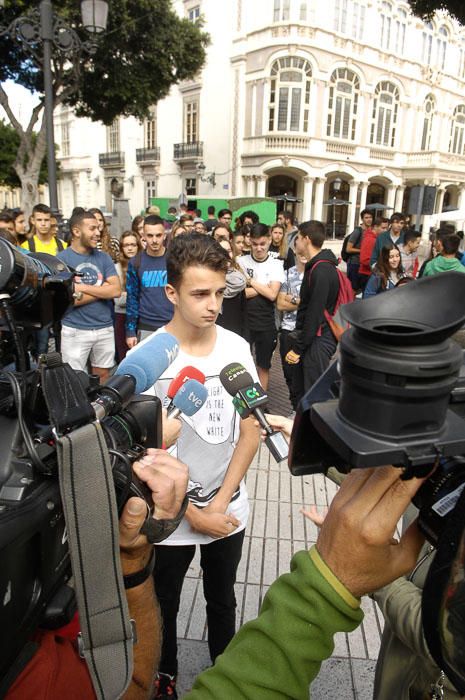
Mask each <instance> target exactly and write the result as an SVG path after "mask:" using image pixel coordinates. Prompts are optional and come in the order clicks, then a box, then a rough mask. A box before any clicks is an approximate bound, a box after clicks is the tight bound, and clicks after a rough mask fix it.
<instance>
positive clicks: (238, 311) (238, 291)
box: [216, 238, 249, 340]
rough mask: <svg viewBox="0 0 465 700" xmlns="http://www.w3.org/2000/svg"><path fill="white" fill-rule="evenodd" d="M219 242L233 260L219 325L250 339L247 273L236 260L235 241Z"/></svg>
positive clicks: (227, 278) (227, 279) (227, 277)
mask: <svg viewBox="0 0 465 700" xmlns="http://www.w3.org/2000/svg"><path fill="white" fill-rule="evenodd" d="M218 242H219V244H220V246H221V247H222V248H224V249H225V250H226V251H227V252H228V255H229V257H230V259H231V262H230V264H229V270H228V271H227V273H226V289H225V291H224V297H223V304H222V307H221V313H220V314H219V316H218V318H217V319H216V322H217V324H218V325H219V326H222V327H223V328H226V329H227V330H229V331H232V332H233V333H237V334H238V335H241V336H242V337H243V338H245V339H246V340H248V338H249V326H248V321H247V309H246V302H247V299H246V297H245V287H246V279H245V275H244V273H243V271H242V269H241V267H240V266H239V264H238V263H237V262H236V255H237V250H236V248H235V246H234V242H233V241H229V240H227V239H225V238H222V239H220V240H219V241H218Z"/></svg>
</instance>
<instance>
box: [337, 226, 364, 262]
mask: <svg viewBox="0 0 465 700" xmlns="http://www.w3.org/2000/svg"><path fill="white" fill-rule="evenodd" d="M357 228H358V238H357V242H356V243H355V247H356V248H357V247H358V245H359V243H360V239H361V237H362V229H361V227H360V226H357ZM352 233H353V231H352ZM352 233H348V234H347V236H346V237H345V238H344V242H343V244H342V248H341V258H342V259H343V260H344V262H345V263H346V262H349V258H350V256H351V255H352V253H348V252H347V244H348V242H349V238H350V237H351V235H352Z"/></svg>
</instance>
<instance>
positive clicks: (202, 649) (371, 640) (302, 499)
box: [178, 353, 382, 700]
mask: <svg viewBox="0 0 465 700" xmlns="http://www.w3.org/2000/svg"><path fill="white" fill-rule="evenodd" d="M276 356H277V353H276V355H275V359H276ZM277 360H278V362H279V356H278V357H277ZM270 386H271V387H272V388H273V389H272V391H270V408H271V409H272V410H274V411H276V412H277V411H278V409H279V410H280V412H281V413H289V412H290V407H289V406H288V404H287V394H286V391H285V387H284V382H283V381H282V375H280V371H279V365H277V363H276V362H275V363H274V367H273V372H272V376H271V381H270ZM278 392H279V395H277V394H278ZM288 408H289V410H287V409H288ZM246 481H247V490H248V493H249V498H250V503H251V514H250V519H249V524H248V526H247V532H246V537H245V540H244V548H243V556H242V560H241V563H240V565H239V570H238V577H237V585H236V591H237V603H238V605H237V625H238V626H240V625H242V624H244V622H247V620H250V619H252V618H254V617H256V615H257V613H258V611H259V609H260V605H261V602H262V600H263V597H264V595H265V593H266V591H267V590H268V588H269V586H270V584H271V583H272V582H273V581H274V580H275V579H276V578H277V576H279V575H280V574H281V573H283V572H286V571H288V570H289V562H290V559H291V557H292V554H293V553H294V552H296V551H298V550H299V549H304V548H309V547H310V546H311V545H312V544H313V543H314V542H315V539H316V527H315V526H314V525H313V523H311V522H310V521H308V520H306V519H305V518H304V516H303V515H302V514H301V513H300V512H299V511H300V508H301V507H302V505H306V506H309V505H311V504H316V505H318V506H326V505H328V504H329V503H330V502H331V499H332V497H333V496H334V494H335V493H336V486H335V485H334V484H333V483H332V482H331V481H330V480H329V479H327V478H325V477H324V476H323V475H320V474H317V475H314V476H303V477H293V476H291V475H290V473H289V471H288V468H287V465H286V464H285V463H282V464H280V465H279V464H276V462H275V461H274V460H273V458H272V457H270V454H269V452H268V450H267V449H266V447H264V446H262V447H261V449H260V450H259V452H258V453H257V455H256V456H255V458H254V460H253V463H252V465H251V467H250V469H249V471H248V474H247V479H246ZM362 607H363V610H364V612H365V619H364V622H363V624H362V625H361V627H359V628H358V629H357V630H355V632H353V633H352V634H351V635H346V634H339V635H337V636H336V640H335V642H336V644H335V650H334V654H333V657H332V659H331V660H329V661H328V662H326V664H324V666H323V669H322V671H321V673H320V675H319V677H318V679H317V680H316V681H315V682H314V684H313V687H312V698H313V699H316V700H322V699H323V698H343V700H345V699H346V698H347V699H348V700H352V699H353V700H369V698H371V696H372V682H373V675H374V666H375V663H374V662H375V660H376V658H377V655H378V649H379V644H380V630H381V628H382V621H381V619H380V616H379V613H378V611H377V609H376V607H375V604H374V603H373V601H371V600H370V599H369V598H365V599H363V602H362ZM178 634H179V637H180V640H179V641H180V675H179V681H178V683H179V690H180V691H181V692H180V696H181V697H182V693H183V692H185V691H186V690H187V689H189V688H190V687H191V684H192V682H193V679H194V678H195V675H197V673H198V672H200V671H201V670H202V669H203V668H205V667H206V666H208V665H209V658H208V650H207V648H206V642H205V640H206V622H205V604H204V599H203V593H202V581H201V572H200V567H199V560H198V556H197V557H196V558H195V559H194V561H193V562H192V565H191V567H190V569H189V571H188V574H187V577H186V580H185V584H184V589H183V595H182V601H181V609H180V615H179V626H178ZM283 697H284V696H283ZM218 700H229V699H228V698H225V699H223V698H219V699H218Z"/></svg>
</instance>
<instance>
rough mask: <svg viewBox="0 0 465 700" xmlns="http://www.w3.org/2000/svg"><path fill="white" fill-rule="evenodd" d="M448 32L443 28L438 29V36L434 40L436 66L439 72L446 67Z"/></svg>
mask: <svg viewBox="0 0 465 700" xmlns="http://www.w3.org/2000/svg"><path fill="white" fill-rule="evenodd" d="M448 41H449V32H448V31H447V29H446V28H445V27H440V28H439V36H438V37H437V39H436V65H437V67H438V68H439V69H440V70H444V67H445V65H446V51H447V42H448Z"/></svg>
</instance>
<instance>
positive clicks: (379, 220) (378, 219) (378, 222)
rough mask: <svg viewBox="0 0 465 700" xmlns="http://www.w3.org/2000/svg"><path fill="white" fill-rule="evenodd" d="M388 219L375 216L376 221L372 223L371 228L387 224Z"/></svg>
mask: <svg viewBox="0 0 465 700" xmlns="http://www.w3.org/2000/svg"><path fill="white" fill-rule="evenodd" d="M388 223H389V219H388V218H387V216H377V217H376V219H375V220H374V221H373V226H381V224H388Z"/></svg>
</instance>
